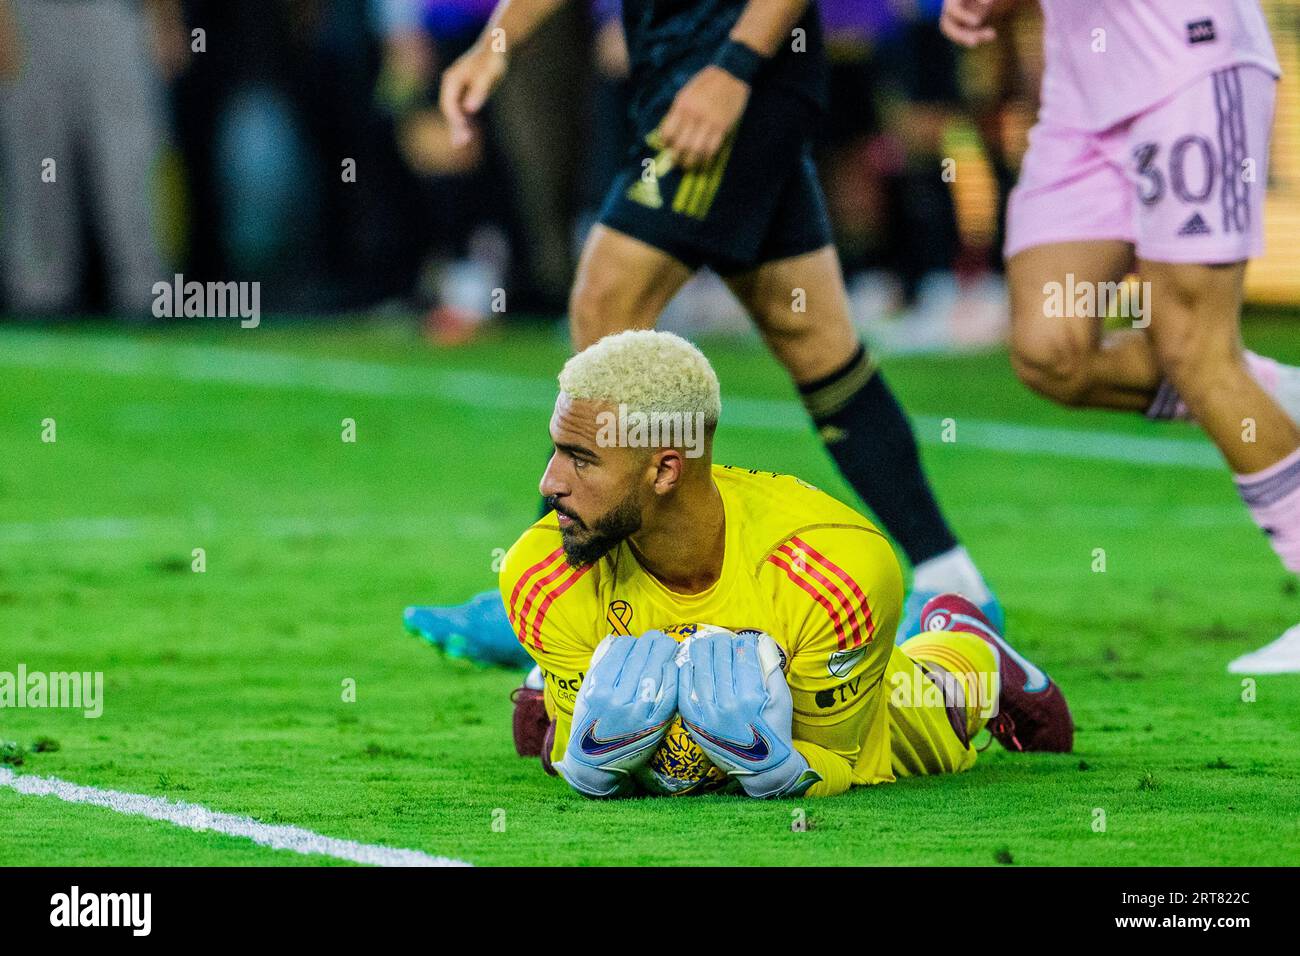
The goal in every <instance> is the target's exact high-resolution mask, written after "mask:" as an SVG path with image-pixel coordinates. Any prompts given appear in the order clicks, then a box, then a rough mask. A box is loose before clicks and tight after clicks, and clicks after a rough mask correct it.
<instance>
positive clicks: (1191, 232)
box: [1178, 212, 1210, 236]
mask: <svg viewBox="0 0 1300 956" xmlns="http://www.w3.org/2000/svg"><path fill="white" fill-rule="evenodd" d="M1209 234H1210V227H1209V225H1208V224H1207V223H1206V222H1205V219H1204V218H1203V217H1202V216H1201V214H1200V213H1199V212H1198V213H1196V214H1194V215H1193V216H1192V218H1191V219H1189V220H1187V221H1186V222H1185V223H1183V227H1182V228H1181V229H1179V230H1178V235H1180V236H1208V235H1209Z"/></svg>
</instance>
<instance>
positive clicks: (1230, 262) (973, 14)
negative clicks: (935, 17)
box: [942, 0, 1300, 673]
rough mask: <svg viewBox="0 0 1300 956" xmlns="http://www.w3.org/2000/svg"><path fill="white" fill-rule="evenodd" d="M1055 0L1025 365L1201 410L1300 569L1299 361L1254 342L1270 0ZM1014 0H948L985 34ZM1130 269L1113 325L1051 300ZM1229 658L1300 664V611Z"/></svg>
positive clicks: (1025, 298)
mask: <svg viewBox="0 0 1300 956" xmlns="http://www.w3.org/2000/svg"><path fill="white" fill-rule="evenodd" d="M1041 2H1042V7H1043V13H1044V18H1045V26H1044V56H1045V69H1044V75H1043V89H1042V108H1041V111H1040V113H1039V120H1038V124H1037V125H1036V126H1035V127H1034V129H1033V130H1032V131H1031V133H1030V145H1029V150H1028V152H1027V153H1026V154H1025V157H1024V160H1023V164H1022V168H1021V175H1020V181H1019V184H1018V185H1017V187H1016V189H1015V191H1014V192H1013V194H1012V196H1011V201H1010V205H1009V209H1008V217H1007V241H1006V249H1005V252H1006V256H1007V260H1008V262H1007V279H1008V283H1009V286H1010V295H1011V309H1012V364H1013V366H1014V368H1015V370H1016V374H1017V375H1018V376H1019V377H1020V378H1021V380H1022V381H1024V382H1025V383H1026V384H1027V385H1029V387H1030V388H1032V389H1034V390H1035V391H1037V392H1039V393H1041V394H1043V395H1045V396H1047V397H1049V398H1052V399H1054V400H1056V401H1058V402H1060V403H1062V404H1065V405H1074V406H1090V407H1097V408H1113V409H1127V410H1131V411H1143V412H1146V414H1147V415H1148V416H1149V417H1151V418H1153V419H1170V418H1183V419H1189V418H1190V419H1194V420H1195V421H1196V422H1197V423H1198V424H1199V425H1200V426H1201V428H1203V429H1204V430H1205V432H1206V434H1207V435H1209V436H1210V438H1211V440H1213V441H1214V443H1215V444H1216V445H1217V446H1218V448H1219V450H1220V451H1221V452H1222V453H1223V456H1224V458H1225V459H1226V460H1227V463H1228V465H1229V467H1230V468H1231V469H1232V471H1233V474H1234V476H1235V479H1236V483H1237V488H1238V490H1239V491H1240V493H1241V496H1242V498H1243V500H1244V501H1245V502H1246V505H1247V507H1248V508H1249V509H1250V513H1251V516H1252V517H1253V518H1254V519H1255V522H1256V524H1258V525H1259V527H1260V528H1261V530H1263V531H1264V533H1265V534H1266V535H1268V537H1269V540H1270V542H1271V543H1272V545H1273V548H1274V550H1276V551H1277V553H1278V556H1279V557H1280V558H1281V559H1282V563H1283V564H1284V565H1285V566H1286V567H1287V569H1288V570H1290V571H1293V572H1300V429H1298V428H1297V426H1296V423H1295V421H1293V420H1292V418H1293V417H1294V416H1295V408H1296V406H1297V405H1300V371H1298V370H1296V369H1293V368H1289V367H1285V366H1281V365H1279V364H1278V363H1277V362H1274V361H1272V360H1271V359H1267V358H1264V357H1262V356H1258V355H1255V354H1253V353H1251V352H1247V351H1244V350H1243V348H1242V345H1241V304H1242V281H1243V278H1244V276H1245V271H1246V262H1247V260H1249V259H1250V258H1252V257H1254V256H1258V255H1259V254H1260V253H1261V252H1262V250H1263V234H1264V233H1263V221H1262V216H1263V200H1264V188H1265V183H1266V182H1267V180H1268V160H1269V138H1270V134H1271V127H1272V122H1273V104H1274V97H1275V89H1276V85H1277V79H1278V76H1279V74H1280V70H1279V67H1278V63H1277V58H1276V56H1275V54H1274V51H1273V45H1272V42H1271V40H1270V38H1269V34H1268V27H1267V24H1266V23H1265V20H1264V16H1263V13H1262V12H1261V10H1260V8H1259V5H1258V3H1257V0H1200V2H1197V3H1188V2H1186V0H1145V2H1138V0H1100V2H1094V3H1079V2H1075V0H1041ZM1008 5H1009V4H1006V3H1002V2H997V3H995V2H994V0H946V2H945V4H944V10H943V16H942V27H943V29H944V31H945V33H947V35H948V36H949V37H950V38H951V39H953V40H954V41H955V42H957V43H960V44H963V45H966V46H975V45H978V44H980V43H985V42H988V41H990V40H992V39H993V38H994V37H995V31H994V28H993V27H992V26H990V25H989V24H990V18H991V16H992V15H994V14H995V13H996V12H998V11H997V8H1005V7H1007V6H1008ZM1131 271H1136V273H1137V275H1138V277H1139V278H1140V279H1141V280H1143V282H1144V283H1149V285H1146V286H1145V288H1149V289H1150V290H1151V296H1150V298H1149V300H1148V301H1147V304H1146V308H1147V309H1148V310H1149V312H1148V313H1147V322H1139V323H1135V325H1136V326H1138V327H1135V328H1127V329H1118V330H1113V331H1108V332H1105V333H1103V330H1102V326H1101V323H1102V320H1103V319H1104V318H1106V316H1105V315H1103V314H1101V313H1100V312H1099V311H1098V310H1097V309H1095V308H1094V309H1087V308H1085V309H1083V310H1080V313H1079V314H1076V312H1075V310H1073V309H1070V310H1066V311H1065V314H1064V315H1061V314H1059V312H1060V310H1055V309H1052V308H1049V307H1047V306H1046V303H1045V296H1047V295H1049V294H1051V293H1050V290H1053V289H1056V290H1061V289H1067V290H1068V289H1080V288H1086V289H1091V290H1094V293H1095V290H1097V289H1098V288H1099V287H1101V286H1103V285H1104V284H1114V283H1119V282H1121V281H1123V280H1124V278H1125V276H1126V275H1128V274H1129V273H1130V272H1131ZM1111 287H1113V286H1111ZM1067 294H1070V293H1068V292H1067ZM1083 313H1086V314H1083ZM1148 322H1149V324H1148ZM1229 668H1230V670H1233V671H1234V672H1241V673H1280V672H1300V626H1297V627H1295V628H1292V629H1291V630H1289V631H1287V633H1286V634H1284V635H1283V636H1282V637H1281V638H1280V639H1278V640H1277V641H1274V642H1273V643H1272V644H1270V645H1268V646H1267V647H1264V648H1262V649H1260V650H1258V651H1256V652H1254V653H1252V654H1248V655H1246V656H1244V657H1242V658H1239V659H1237V660H1236V661H1234V662H1232V664H1230V665H1229Z"/></svg>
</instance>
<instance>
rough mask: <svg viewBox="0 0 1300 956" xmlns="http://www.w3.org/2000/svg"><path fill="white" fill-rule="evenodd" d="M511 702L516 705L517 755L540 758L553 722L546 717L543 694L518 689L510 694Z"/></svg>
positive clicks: (527, 689) (523, 688)
mask: <svg viewBox="0 0 1300 956" xmlns="http://www.w3.org/2000/svg"><path fill="white" fill-rule="evenodd" d="M510 700H511V701H512V702H513V703H514V705H515V713H514V720H513V724H514V732H515V753H517V754H519V756H521V757H540V756H541V755H542V748H543V747H544V746H545V744H546V731H547V727H548V725H549V724H550V722H551V718H549V717H547V716H546V703H545V702H544V701H543V699H542V692H541V691H540V690H535V689H533V688H532V687H527V686H524V687H517V688H515V690H514V691H513V692H512V693H511V694H510Z"/></svg>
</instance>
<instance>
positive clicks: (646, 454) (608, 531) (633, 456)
mask: <svg viewBox="0 0 1300 956" xmlns="http://www.w3.org/2000/svg"><path fill="white" fill-rule="evenodd" d="M608 411H609V409H608V408H607V407H606V406H604V405H601V404H597V403H593V402H588V401H583V400H575V399H570V398H569V397H568V396H567V395H565V394H563V393H561V394H560V397H559V399H557V401H556V403H555V412H554V413H553V414H552V416H551V440H552V441H553V442H554V443H555V452H554V454H552V455H551V460H550V462H549V463H548V464H547V466H546V472H545V473H544V474H543V475H542V481H541V484H540V486H539V487H540V490H541V492H542V495H543V496H544V497H545V498H546V501H547V503H548V504H549V505H550V506H551V507H552V508H554V509H555V513H556V515H557V516H558V518H559V522H560V536H561V538H562V540H563V544H564V554H565V557H566V558H567V559H568V562H569V564H571V565H573V566H575V567H577V566H579V565H583V564H590V563H592V562H593V561H599V560H600V559H601V558H602V557H604V556H605V555H606V554H608V553H609V552H610V551H612V550H613V549H614V548H616V547H618V544H619V542H621V541H624V540H625V539H627V538H629V537H631V536H632V535H634V534H636V533H637V532H638V531H640V530H641V522H642V516H643V514H644V509H645V506H646V504H647V503H648V502H649V501H650V500H651V499H652V498H653V497H654V492H653V488H652V486H653V481H654V475H655V469H654V468H653V467H652V460H653V456H654V452H655V451H656V449H648V448H643V447H630V446H628V445H626V444H619V443H617V442H612V443H611V442H610V441H608V440H607V439H608V436H609V434H610V432H609V431H607V430H602V422H604V420H605V419H604V417H603V415H604V413H606V412H608Z"/></svg>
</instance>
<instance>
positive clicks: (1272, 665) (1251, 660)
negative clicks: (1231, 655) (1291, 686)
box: [1228, 624, 1300, 674]
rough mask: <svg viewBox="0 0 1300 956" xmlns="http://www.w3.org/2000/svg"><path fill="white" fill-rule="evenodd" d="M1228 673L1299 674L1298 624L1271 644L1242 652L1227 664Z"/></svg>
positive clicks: (1299, 628)
mask: <svg viewBox="0 0 1300 956" xmlns="http://www.w3.org/2000/svg"><path fill="white" fill-rule="evenodd" d="M1228 673H1229V674H1300V624H1297V625H1296V626H1295V627H1293V628H1290V629H1289V630H1288V631H1287V632H1286V633H1285V634H1283V635H1282V636H1281V637H1279V638H1278V639H1277V640H1276V641H1274V642H1273V643H1272V644H1265V645H1264V646H1263V647H1261V648H1260V649H1259V650H1257V651H1251V652H1250V653H1249V654H1243V655H1242V656H1241V657H1238V658H1237V659H1236V660H1235V661H1233V662H1232V663H1230V664H1229V665H1228Z"/></svg>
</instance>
